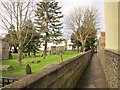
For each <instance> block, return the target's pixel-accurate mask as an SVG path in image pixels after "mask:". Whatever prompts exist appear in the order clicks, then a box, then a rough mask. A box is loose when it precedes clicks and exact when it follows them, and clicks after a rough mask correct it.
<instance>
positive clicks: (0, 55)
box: [0, 40, 2, 60]
mask: <svg viewBox="0 0 120 90" xmlns="http://www.w3.org/2000/svg"><path fill="white" fill-rule="evenodd" d="M0 60H2V40H0Z"/></svg>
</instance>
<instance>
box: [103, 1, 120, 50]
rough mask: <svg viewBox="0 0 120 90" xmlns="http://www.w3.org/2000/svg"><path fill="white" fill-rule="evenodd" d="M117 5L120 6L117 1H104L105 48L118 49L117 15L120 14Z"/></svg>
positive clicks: (119, 42)
mask: <svg viewBox="0 0 120 90" xmlns="http://www.w3.org/2000/svg"><path fill="white" fill-rule="evenodd" d="M118 7H119V8H120V5H118V2H105V3H104V11H105V12H104V13H105V32H106V49H114V50H120V48H119V45H120V39H119V41H118V38H119V37H118V33H119V35H120V30H119V29H120V28H118V26H119V25H118V15H120V12H119V13H118ZM119 21H120V19H119ZM119 27H120V26H119ZM118 30H119V31H118Z"/></svg>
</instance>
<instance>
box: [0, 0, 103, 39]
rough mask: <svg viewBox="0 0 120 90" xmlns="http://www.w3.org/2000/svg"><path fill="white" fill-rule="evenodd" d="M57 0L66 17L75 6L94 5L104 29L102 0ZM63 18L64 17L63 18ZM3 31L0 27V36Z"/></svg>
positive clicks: (65, 34)
mask: <svg viewBox="0 0 120 90" xmlns="http://www.w3.org/2000/svg"><path fill="white" fill-rule="evenodd" d="M4 1H7V0H4ZM33 1H34V2H36V1H37V2H38V1H40V0H33ZM56 1H58V2H59V5H60V6H62V12H63V14H64V16H65V17H66V16H67V15H69V13H70V11H72V10H73V9H74V8H76V7H82V8H85V7H87V6H95V7H97V8H98V9H99V13H100V15H99V19H98V20H99V22H101V26H102V27H101V30H103V31H104V23H103V22H104V21H103V16H104V13H103V12H104V7H103V6H104V5H103V0H56ZM96 1H97V2H96ZM63 20H64V19H63ZM63 31H64V32H66V29H65V27H64V28H63ZM4 33H5V31H4V30H2V29H1V28H0V36H1V35H3V34H4ZM68 35H69V34H68V32H67V33H64V36H65V37H67V36H68Z"/></svg>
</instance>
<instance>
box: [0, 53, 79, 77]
mask: <svg viewBox="0 0 120 90" xmlns="http://www.w3.org/2000/svg"><path fill="white" fill-rule="evenodd" d="M78 54H79V53H78V52H77V51H66V52H65V53H64V54H63V59H64V60H63V61H65V60H68V59H69V58H72V57H74V56H77V55H78ZM30 60H40V61H41V62H40V63H38V64H30V66H31V68H32V73H36V72H39V71H40V70H42V69H43V68H44V67H45V66H46V65H47V64H55V63H59V62H62V61H61V60H60V55H50V56H47V57H46V59H45V60H44V59H43V58H42V57H40V54H38V53H37V55H36V57H34V58H29V57H24V59H23V61H30ZM0 63H2V65H11V66H13V68H14V70H10V71H3V72H0V74H1V75H2V76H6V75H9V74H25V65H26V64H25V63H23V64H22V65H21V66H19V65H18V62H17V54H13V58H12V59H9V60H4V61H0Z"/></svg>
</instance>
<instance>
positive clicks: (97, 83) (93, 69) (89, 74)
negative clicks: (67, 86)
mask: <svg viewBox="0 0 120 90" xmlns="http://www.w3.org/2000/svg"><path fill="white" fill-rule="evenodd" d="M77 88H108V85H107V81H106V79H105V75H104V73H103V71H102V67H101V64H100V61H99V59H98V56H97V54H94V55H93V58H92V61H91V62H90V64H89V65H88V67H87V68H86V70H85V71H84V73H83V75H82V77H81V79H80V81H79V83H78V85H77Z"/></svg>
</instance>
